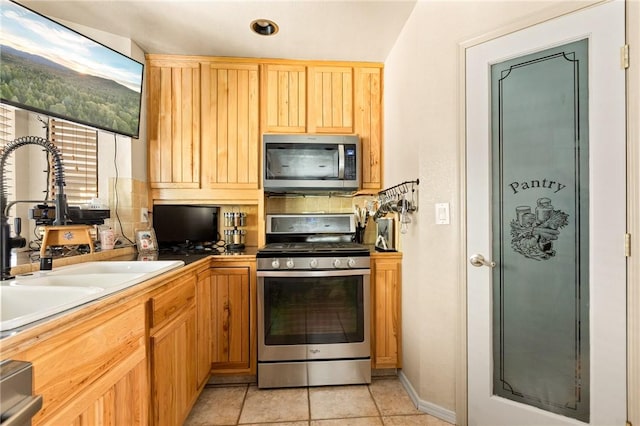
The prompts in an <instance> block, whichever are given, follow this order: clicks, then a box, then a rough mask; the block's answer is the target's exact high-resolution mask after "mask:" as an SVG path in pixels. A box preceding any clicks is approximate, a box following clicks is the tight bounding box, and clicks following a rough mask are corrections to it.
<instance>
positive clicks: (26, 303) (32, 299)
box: [0, 285, 103, 331]
mask: <svg viewBox="0 0 640 426" xmlns="http://www.w3.org/2000/svg"><path fill="white" fill-rule="evenodd" d="M102 292H103V290H102V289H100V288H92V287H48V286H37V287H36V286H7V285H0V305H1V309H0V318H1V319H2V322H1V323H0V331H6V330H11V329H13V328H16V327H20V326H23V325H25V324H29V323H31V322H34V321H38V320H41V319H43V318H46V317H48V316H50V315H54V314H57V313H60V312H62V311H65V310H67V309H71V308H74V307H76V306H79V305H82V304H83V303H87V302H89V301H91V300H94V299H96V298H97V297H100V295H101V293H102Z"/></svg>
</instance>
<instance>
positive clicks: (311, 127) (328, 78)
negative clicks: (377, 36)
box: [307, 66, 354, 133]
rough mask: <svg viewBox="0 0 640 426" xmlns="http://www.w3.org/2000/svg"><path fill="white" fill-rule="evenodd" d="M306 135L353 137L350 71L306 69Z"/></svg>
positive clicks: (351, 78) (318, 68)
mask: <svg viewBox="0 0 640 426" xmlns="http://www.w3.org/2000/svg"><path fill="white" fill-rule="evenodd" d="M307 73H308V75H307V81H308V86H309V92H308V99H307V103H308V114H307V116H308V120H307V121H308V125H307V131H308V132H309V133H353V130H354V129H353V68H352V67H340V66H313V67H309V68H308V69H307Z"/></svg>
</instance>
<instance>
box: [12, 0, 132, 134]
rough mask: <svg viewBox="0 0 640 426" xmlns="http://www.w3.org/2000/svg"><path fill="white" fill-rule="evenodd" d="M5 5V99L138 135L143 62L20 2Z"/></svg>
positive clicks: (111, 130)
mask: <svg viewBox="0 0 640 426" xmlns="http://www.w3.org/2000/svg"><path fill="white" fill-rule="evenodd" d="M0 7H1V13H2V15H1V16H0V22H1V25H0V43H1V44H0V98H1V101H2V102H4V103H7V104H10V105H13V106H16V107H18V108H23V109H27V110H31V111H35V112H38V113H42V114H46V115H50V116H54V117H59V118H62V119H65V120H69V121H73V122H77V123H81V124H86V125H88V126H91V127H95V128H98V129H102V130H106V131H109V132H114V133H118V134H121V135H125V136H132V137H134V138H137V137H138V135H139V130H140V108H141V101H142V76H143V69H144V67H143V65H142V64H141V63H140V62H137V61H135V60H133V59H131V58H129V57H127V56H125V55H122V54H121V53H118V52H116V51H115V50H112V49H110V48H108V47H106V46H104V45H102V44H100V43H98V42H96V41H93V40H91V39H89V38H87V37H85V36H83V35H82V34H80V33H77V32H75V31H73V30H71V29H69V28H67V27H65V26H63V25H61V24H59V23H57V22H55V21H52V20H51V19H49V18H46V17H44V16H42V15H39V14H38V13H36V12H34V11H32V10H30V9H27V8H25V7H23V6H21V5H19V4H17V3H13V2H11V1H8V0H0Z"/></svg>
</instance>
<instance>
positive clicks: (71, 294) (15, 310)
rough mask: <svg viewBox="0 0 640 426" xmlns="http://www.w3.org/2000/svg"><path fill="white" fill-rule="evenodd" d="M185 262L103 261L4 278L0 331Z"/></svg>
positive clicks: (73, 305)
mask: <svg viewBox="0 0 640 426" xmlns="http://www.w3.org/2000/svg"><path fill="white" fill-rule="evenodd" d="M181 266H184V262H183V261H180V260H171V261H169V260H167V261H149V262H138V261H103V262H86V263H78V264H75V265H69V266H63V267H60V268H56V269H54V270H52V271H39V272H34V273H31V274H24V275H19V276H17V277H16V278H15V279H13V280H10V281H2V282H0V298H1V299H2V311H1V317H2V322H1V323H0V331H7V330H12V329H14V328H17V327H21V326H23V325H26V324H29V323H31V322H34V321H38V320H41V319H43V318H46V317H48V316H51V315H55V314H58V313H60V312H63V311H65V310H67V309H70V308H74V307H76V306H80V305H82V304H84V303H87V302H91V301H93V300H96V299H99V298H101V297H104V296H107V295H109V294H111V293H115V292H116V291H119V290H123V289H125V288H128V287H131V286H133V285H135V284H138V283H141V282H143V281H146V280H148V279H150V278H153V277H155V276H157V275H160V274H162V273H164V272H167V271H170V270H171V269H175V268H179V267H181Z"/></svg>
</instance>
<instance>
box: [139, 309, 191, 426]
mask: <svg viewBox="0 0 640 426" xmlns="http://www.w3.org/2000/svg"><path fill="white" fill-rule="evenodd" d="M195 329H196V310H195V306H192V307H191V308H189V309H188V310H186V311H183V312H182V313H181V314H180V315H178V316H177V317H176V318H175V319H174V320H173V321H171V322H170V323H169V324H167V325H166V326H164V327H163V328H162V329H161V330H159V331H158V332H156V333H155V334H154V335H153V336H151V339H150V341H151V372H152V373H151V380H152V396H151V397H152V403H153V424H155V425H157V426H162V425H180V424H182V423H183V422H184V420H185V419H186V418H187V416H188V414H189V411H190V410H191V406H192V404H193V403H194V402H195V398H196V397H197V385H196V375H195V363H194V361H193V359H192V358H193V356H194V354H195V351H196V339H195Z"/></svg>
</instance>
